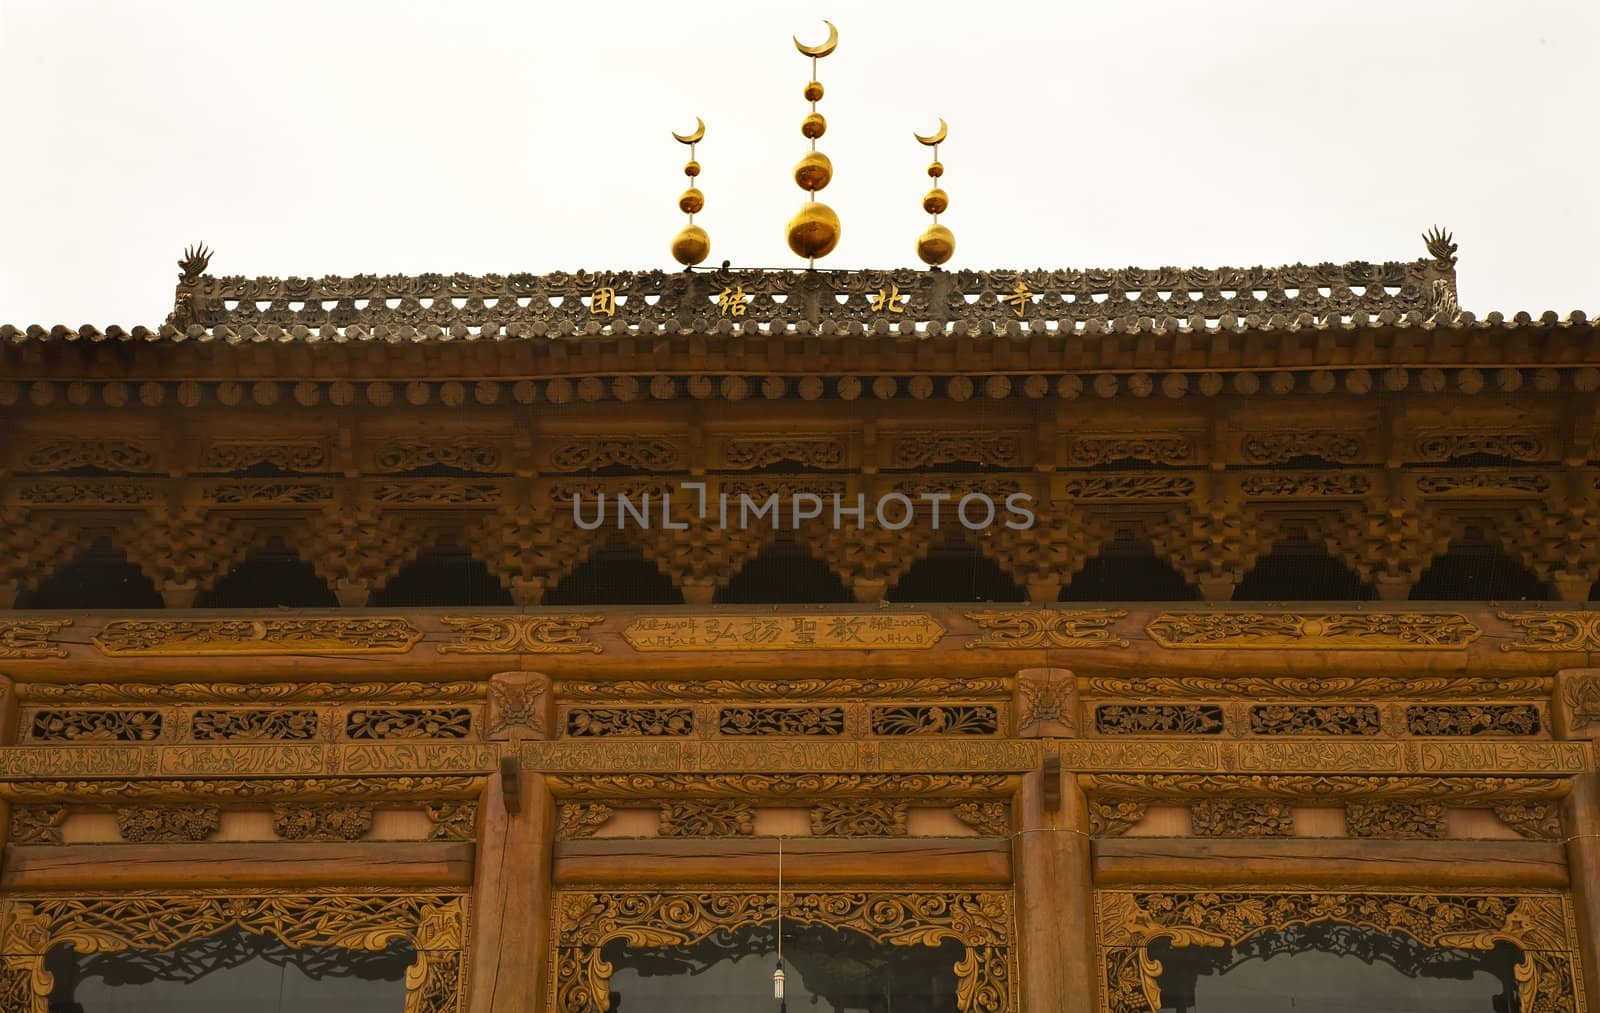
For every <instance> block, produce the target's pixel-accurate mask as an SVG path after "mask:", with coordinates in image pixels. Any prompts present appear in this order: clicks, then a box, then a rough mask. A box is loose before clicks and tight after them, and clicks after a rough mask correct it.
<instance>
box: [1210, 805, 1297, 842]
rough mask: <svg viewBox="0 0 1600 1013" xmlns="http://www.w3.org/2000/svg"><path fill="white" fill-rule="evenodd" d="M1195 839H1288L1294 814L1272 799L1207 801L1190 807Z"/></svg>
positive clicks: (1292, 829)
mask: <svg viewBox="0 0 1600 1013" xmlns="http://www.w3.org/2000/svg"><path fill="white" fill-rule="evenodd" d="M1189 817H1190V822H1191V823H1192V825H1193V828H1194V834H1195V836H1196V837H1291V836H1293V835H1294V813H1293V810H1292V809H1291V808H1290V807H1289V803H1287V802H1285V801H1283V800H1282V799H1275V798H1207V799H1200V800H1199V801H1196V802H1193V803H1191V804H1190V806H1189Z"/></svg>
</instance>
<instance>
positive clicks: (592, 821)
mask: <svg viewBox="0 0 1600 1013" xmlns="http://www.w3.org/2000/svg"><path fill="white" fill-rule="evenodd" d="M611 811H612V810H611V807H610V806H608V805H606V804H605V803H604V802H564V803H562V805H561V815H560V821H559V822H558V823H557V824H556V836H557V837H560V838H562V839H563V840H570V839H572V838H575V837H593V836H594V832H595V831H596V830H599V829H600V828H601V827H602V826H604V825H605V823H606V821H607V820H609V819H610V818H611Z"/></svg>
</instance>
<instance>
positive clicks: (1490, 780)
mask: <svg viewBox="0 0 1600 1013" xmlns="http://www.w3.org/2000/svg"><path fill="white" fill-rule="evenodd" d="M1078 782H1079V784H1080V785H1081V786H1082V788H1083V789H1084V791H1086V792H1088V793H1089V794H1090V795H1091V797H1106V798H1114V799H1131V800H1137V801H1143V802H1159V803H1162V804H1169V805H1170V804H1174V803H1176V802H1185V803H1187V802H1188V800H1190V799H1193V798H1209V797H1213V796H1216V797H1221V796H1229V797H1254V798H1262V797H1272V798H1290V799H1302V800H1305V801H1307V802H1310V803H1312V804H1315V805H1319V806H1326V805H1329V804H1331V803H1340V802H1343V801H1345V800H1348V799H1352V798H1384V799H1391V800H1392V799H1429V798H1448V799H1450V800H1451V801H1452V802H1461V803H1462V804H1464V805H1470V806H1483V805H1491V804H1492V805H1500V804H1505V805H1511V806H1515V805H1522V804H1524V803H1526V804H1528V805H1530V806H1542V805H1546V804H1549V805H1556V802H1555V801H1554V800H1556V799H1558V798H1560V797H1561V796H1563V795H1565V794H1566V793H1567V791H1568V789H1569V787H1570V785H1569V784H1568V783H1567V781H1566V780H1565V779H1563V778H1558V777H1437V776H1427V777H1422V776H1417V775H1403V774H1402V775H1386V774H1376V775H1375V774H1253V773H1248V774H1247V773H1226V774H1199V773H1194V774H1150V773H1146V774H1111V773H1101V774H1081V775H1079V779H1078Z"/></svg>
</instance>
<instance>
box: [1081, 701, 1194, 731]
mask: <svg viewBox="0 0 1600 1013" xmlns="http://www.w3.org/2000/svg"><path fill="white" fill-rule="evenodd" d="M1094 727H1095V731H1097V732H1099V733H1100V734H1101V735H1221V734H1222V730H1223V718H1222V708H1221V707H1218V706H1216V705H1214V704H1101V705H1100V706H1099V707H1096V708H1095V711H1094Z"/></svg>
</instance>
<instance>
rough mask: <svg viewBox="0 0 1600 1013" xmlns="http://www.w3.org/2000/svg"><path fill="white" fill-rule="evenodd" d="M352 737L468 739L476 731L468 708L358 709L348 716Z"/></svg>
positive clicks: (348, 733) (346, 730) (347, 731)
mask: <svg viewBox="0 0 1600 1013" xmlns="http://www.w3.org/2000/svg"><path fill="white" fill-rule="evenodd" d="M344 734H345V737H346V738H351V739H464V738H466V737H467V736H468V735H470V734H472V711H471V710H469V709H468V708H466V707H391V708H386V709H377V710H354V711H351V712H350V714H349V716H348V717H346V718H345V723H344Z"/></svg>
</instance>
